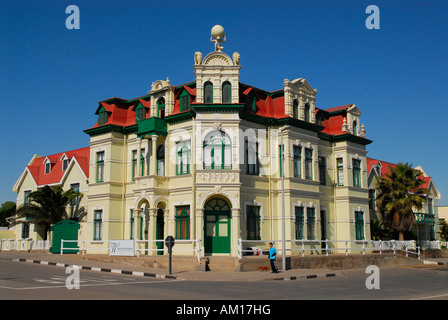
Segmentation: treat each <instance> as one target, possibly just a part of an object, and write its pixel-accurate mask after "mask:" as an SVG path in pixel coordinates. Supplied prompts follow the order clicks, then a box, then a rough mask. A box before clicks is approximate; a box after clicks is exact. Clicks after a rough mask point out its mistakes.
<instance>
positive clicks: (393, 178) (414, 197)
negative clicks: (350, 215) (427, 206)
mask: <svg viewBox="0 0 448 320" xmlns="http://www.w3.org/2000/svg"><path fill="white" fill-rule="evenodd" d="M389 169H390V173H389V174H386V175H385V176H382V177H380V181H379V183H378V186H377V191H378V193H377V204H378V209H379V211H380V213H381V214H382V216H383V219H384V220H386V221H387V223H388V224H389V225H390V226H391V227H392V229H393V230H395V231H397V232H398V234H399V240H401V241H402V240H404V233H405V232H406V231H410V230H411V229H412V227H413V226H414V224H415V216H414V211H413V210H414V209H415V210H420V209H421V208H422V206H423V203H425V202H426V197H425V195H426V194H427V193H428V190H426V189H424V188H422V185H423V183H424V181H423V179H421V172H420V171H418V170H414V169H412V165H410V164H408V163H405V164H404V163H398V164H397V166H396V167H395V168H394V167H392V166H390V167H389Z"/></svg>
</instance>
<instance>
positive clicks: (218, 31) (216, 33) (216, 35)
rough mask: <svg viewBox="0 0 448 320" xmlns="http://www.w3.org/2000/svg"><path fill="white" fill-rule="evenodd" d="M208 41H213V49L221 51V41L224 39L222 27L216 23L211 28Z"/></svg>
mask: <svg viewBox="0 0 448 320" xmlns="http://www.w3.org/2000/svg"><path fill="white" fill-rule="evenodd" d="M210 41H211V42H214V43H215V51H216V52H221V51H222V49H224V47H222V46H221V43H223V42H224V41H226V33H225V31H224V28H223V27H222V26H220V25H219V24H217V25H216V26H214V27H213V28H212V35H211V37H210Z"/></svg>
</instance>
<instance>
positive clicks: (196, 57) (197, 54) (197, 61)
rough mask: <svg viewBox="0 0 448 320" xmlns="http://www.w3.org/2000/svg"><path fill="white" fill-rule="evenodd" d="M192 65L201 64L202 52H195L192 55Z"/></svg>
mask: <svg viewBox="0 0 448 320" xmlns="http://www.w3.org/2000/svg"><path fill="white" fill-rule="evenodd" d="M194 63H195V64H201V63H202V52H199V51H196V52H195V53H194Z"/></svg>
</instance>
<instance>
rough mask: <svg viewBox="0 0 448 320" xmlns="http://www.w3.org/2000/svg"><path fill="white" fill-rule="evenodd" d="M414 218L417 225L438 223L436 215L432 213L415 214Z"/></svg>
mask: <svg viewBox="0 0 448 320" xmlns="http://www.w3.org/2000/svg"><path fill="white" fill-rule="evenodd" d="M414 216H415V222H416V223H428V224H435V223H436V218H435V215H434V214H431V213H421V212H415V213H414Z"/></svg>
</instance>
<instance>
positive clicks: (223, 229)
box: [204, 199, 230, 254]
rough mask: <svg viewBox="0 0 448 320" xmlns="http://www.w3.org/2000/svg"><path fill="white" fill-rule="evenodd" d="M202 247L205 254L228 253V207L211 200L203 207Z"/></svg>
mask: <svg viewBox="0 0 448 320" xmlns="http://www.w3.org/2000/svg"><path fill="white" fill-rule="evenodd" d="M204 236H205V237H204V238H205V240H204V247H205V253H206V254H212V253H230V206H229V205H228V204H227V202H225V201H224V200H222V199H212V200H210V201H208V202H207V204H206V205H205V207H204Z"/></svg>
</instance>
